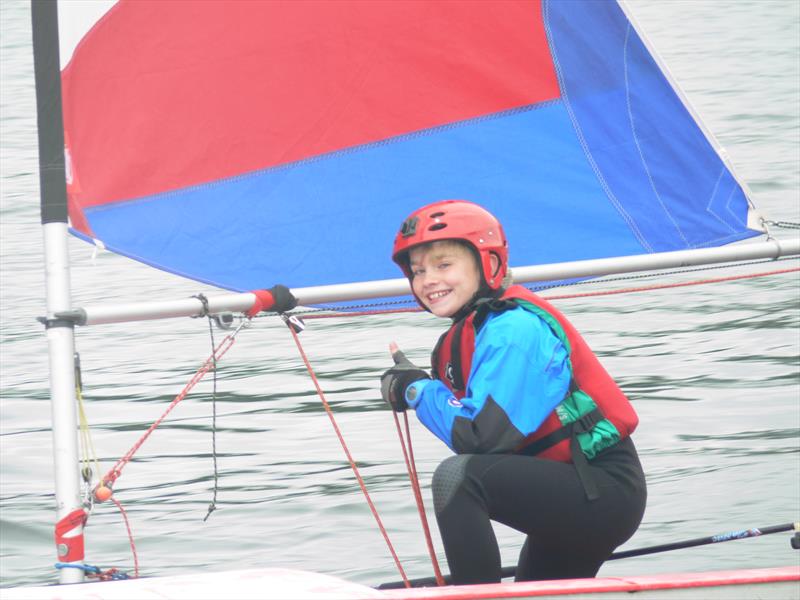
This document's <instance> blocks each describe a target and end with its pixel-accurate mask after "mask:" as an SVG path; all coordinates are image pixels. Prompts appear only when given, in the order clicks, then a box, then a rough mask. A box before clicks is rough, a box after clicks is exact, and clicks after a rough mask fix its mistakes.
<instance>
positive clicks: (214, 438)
mask: <svg viewBox="0 0 800 600" xmlns="http://www.w3.org/2000/svg"><path fill="white" fill-rule="evenodd" d="M208 333H209V336H210V337H211V356H212V357H214V356H215V353H216V350H217V347H216V344H215V343H214V323H213V319H212V317H211V315H208ZM212 370H213V371H214V373H213V376H212V381H213V391H212V392H211V457H212V459H213V461H214V492H213V496H212V498H211V503H210V504H209V505H208V512H207V513H206V516H205V517H203V522H204V523H205V522H206V521H207V520H208V517H210V516H211V513H212V512H214V511H215V510H217V490H218V489H219V485H218V484H219V471H218V469H217V359H216V358H214V364H213V367H212Z"/></svg>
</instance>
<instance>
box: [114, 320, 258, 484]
mask: <svg viewBox="0 0 800 600" xmlns="http://www.w3.org/2000/svg"><path fill="white" fill-rule="evenodd" d="M246 323H247V321H242V322H241V323H240V324H239V326H238V327H237V328H236V329H235V330H234V331H232V332H231V333H229V334H228V335H227V336H226V337H225V339H223V340H222V342H220V345H219V346H218V347H217V349H216V350H215V351H214V353H213V354H212V355H211V356H209V357H208V358H207V359H206V361H205V362H204V363H203V365H202V366H201V367H200V368H199V369H198V370H197V372H196V373H195V374H194V376H193V377H192V378H191V379H190V380H189V382H188V383H187V384H186V386H185V387H184V388H183V389H182V390H181V392H180V393H179V394H178V395H177V396H175V399H174V400H172V402H170V404H169V406H167V408H166V410H165V411H164V413H163V414H162V415H161V416H160V417H159V418H158V419H156V421H155V422H154V423H153V424H152V425H151V426H150V427H149V428H148V429H147V431H145V433H144V434H143V435H142V437H141V438H140V439H139V441H137V442H136V443H135V444H134V445H133V447H132V448H131V449H130V450H128V452H127V453H126V454H125V456H123V457H122V458H120V459H119V460H118V461H117V462H116V464H115V465H114V466H113V467H112V468H111V469H110V470H109V471H108V473H106V475H105V476H104V477H103V479H102V480H101V484H102V485H110V484H113V483H114V481H116V479H117V478H118V477H119V476H120V475H121V474H122V469H123V468H124V467H125V465H126V464H128V463H129V462H130V460H131V459H132V458H133V455H134V454H135V453H136V452H137V451H138V450H139V448H140V447H141V446H142V444H144V442H145V440H146V439H147V438H148V437H150V434H152V433H153V431H155V429H156V427H158V426H159V425H160V424H161V422H162V421H163V420H164V419H165V418H166V416H167V415H168V414H169V413H170V412H171V411H172V409H173V408H175V406H176V405H177V404H178V403H179V402H180V401H181V400H183V399H184V398H185V397H186V395H187V394H188V393H189V392H190V391H191V390H192V388H194V386H195V385H197V383H198V382H199V381H200V380H201V379H202V378H203V377H204V376H205V374H206V373H208V371H210V370H211V368H212V367H213V366H214V364H216V362H217V361H219V360H220V359H221V358H222V357H223V356H224V355H225V353H226V352H227V351H228V350H230V348H231V346H233V343H234V341H235V340H236V334H238V333H239V331H241V329H242V327H244V326H245V324H246Z"/></svg>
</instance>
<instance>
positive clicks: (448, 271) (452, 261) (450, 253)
mask: <svg viewBox="0 0 800 600" xmlns="http://www.w3.org/2000/svg"><path fill="white" fill-rule="evenodd" d="M408 258H409V264H410V268H411V274H412V278H411V287H412V289H413V290H414V293H415V294H416V296H417V298H419V300H420V301H421V302H422V303H423V304H424V305H425V307H426V308H427V309H428V310H429V311H431V312H432V313H433V314H434V315H436V316H437V317H451V316H453V315H454V314H455V313H456V312H458V310H459V309H460V308H461V307H462V306H464V304H466V303H467V302H469V301H470V300H471V299H472V297H473V296H474V295H475V293H476V292H477V291H478V287H479V284H480V271H479V270H478V263H477V261H476V259H475V255H474V254H473V253H472V252H471V251H470V250H469V249H468V248H466V247H465V246H463V245H462V244H459V243H457V242H451V241H447V240H445V241H441V242H432V243H430V244H423V245H421V246H417V247H415V248H412V249H411V250H410V252H409V253H408Z"/></svg>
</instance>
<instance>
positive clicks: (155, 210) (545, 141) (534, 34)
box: [60, 0, 758, 291]
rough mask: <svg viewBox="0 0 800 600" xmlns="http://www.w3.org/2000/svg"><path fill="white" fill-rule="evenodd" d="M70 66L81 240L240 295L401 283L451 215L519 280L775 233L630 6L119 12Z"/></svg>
mask: <svg viewBox="0 0 800 600" xmlns="http://www.w3.org/2000/svg"><path fill="white" fill-rule="evenodd" d="M70 4H71V3H61V8H60V10H62V13H63V11H64V10H70ZM103 10H105V8H104V9H103ZM98 12H102V11H98ZM63 16H64V15H63V14H62V18H61V21H62V22H63V21H65V19H64V18H63ZM62 54H63V52H62ZM67 58H68V60H69V62H68V63H67V64H66V66H65V67H64V68H63V71H62V84H63V112H64V131H65V144H66V153H67V165H68V172H67V180H68V201H69V215H70V222H71V226H72V231H73V232H74V233H76V234H77V235H79V236H81V237H83V238H85V239H87V240H90V241H94V242H96V243H99V244H102V245H103V246H104V247H106V248H108V249H110V250H112V251H114V252H117V253H120V254H123V255H126V256H129V257H132V258H134V259H136V260H139V261H142V262H144V263H147V264H150V265H153V266H155V267H158V268H160V269H164V270H167V271H170V272H173V273H177V274H179V275H182V276H185V277H189V278H193V279H196V280H198V281H202V282H206V283H210V284H213V285H216V286H219V287H221V288H226V289H230V290H235V291H245V290H251V289H255V288H260V287H265V286H269V285H272V284H274V283H278V282H280V283H283V284H285V285H287V286H289V287H293V288H294V287H303V286H319V285H327V284H335V283H343V282H360V281H371V280H376V279H387V278H394V277H398V275H399V273H398V272H397V271H396V270H395V268H394V265H393V264H392V263H391V261H390V260H389V255H390V252H391V244H392V241H393V238H394V235H395V233H396V231H397V228H398V226H399V224H400V223H401V221H402V219H403V218H404V217H405V216H406V215H407V214H408V213H410V212H411V211H412V210H414V209H415V208H417V207H419V206H421V205H423V204H426V203H429V202H432V201H435V200H440V199H450V198H458V199H467V200H470V201H473V202H477V203H479V204H481V205H483V206H485V207H486V208H487V209H489V210H490V211H491V212H493V213H494V214H495V215H497V217H498V218H499V219H500V220H501V222H502V223H503V224H504V227H505V228H506V233H507V236H508V238H509V241H510V247H511V257H510V259H511V264H512V265H539V264H546V263H552V262H564V261H573V260H583V259H591V258H602V257H610V256H626V255H634V254H642V253H655V252H664V251H672V250H682V249H695V248H705V247H710V246H717V245H722V244H726V243H729V242H734V241H737V240H741V239H744V238H747V237H750V236H753V235H757V234H758V232H757V231H755V230H753V229H749V228H748V214H749V211H750V210H751V203H750V201H749V199H748V198H747V195H746V193H745V190H744V189H743V187H742V185H740V184H739V183H738V182H737V180H736V179H735V177H734V175H733V174H732V173H731V171H730V169H729V168H728V166H726V164H725V162H724V161H723V160H722V159H721V158H720V155H719V153H718V152H717V150H716V148H715V146H714V143H713V140H712V139H710V138H709V136H707V135H706V133H705V132H704V131H703V129H702V127H701V126H700V125H699V124H698V122H697V121H696V119H695V117H694V116H693V114H692V112H691V111H690V110H689V109H688V108H687V105H686V104H685V103H684V101H683V100H682V98H681V96H680V94H679V93H678V92H676V90H675V88H674V87H673V85H672V84H671V82H670V80H669V78H668V77H667V76H666V75H665V74H664V72H663V71H662V69H661V68H660V66H659V64H658V63H657V61H656V60H655V59H654V58H653V56H652V55H651V53H650V52H649V50H648V48H647V46H646V44H645V43H644V42H643V40H642V37H641V36H640V34H639V32H637V31H636V29H635V27H634V26H633V25H632V24H631V22H630V20H629V19H628V17H627V16H626V13H625V12H624V10H623V9H622V8H621V7H620V6H619V5H618V4H617V2H615V1H613V0H607V1H597V0H508V1H506V0H493V1H490V2H472V1H460V0H452V1H448V2H417V1H415V0H395V1H393V2H361V1H359V0H336V1H330V0H321V1H305V2H272V1H267V2H256V1H252V2H224V1H219V2H218V1H213V0H206V1H202V2H186V1H183V0H176V1H172V0H163V1H161V2H139V1H127V0H121V1H120V2H118V3H116V4H113V5H112V6H110V8H109V9H108V10H107V12H103V14H102V16H101V17H100V18H99V20H98V21H97V22H96V23H95V24H94V25H93V27H91V28H90V29H89V30H88V31H87V32H86V33H85V35H83V36H82V37H81V38H80V40H79V41H78V42H77V43H76V44H75V46H74V51H72V53H71V54H70V55H68V56H67Z"/></svg>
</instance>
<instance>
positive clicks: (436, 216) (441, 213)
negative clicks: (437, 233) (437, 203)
mask: <svg viewBox="0 0 800 600" xmlns="http://www.w3.org/2000/svg"><path fill="white" fill-rule="evenodd" d="M443 216H444V213H443V212H442V211H438V212H435V213H433V214H432V215H431V219H438V218H439V217H443Z"/></svg>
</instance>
